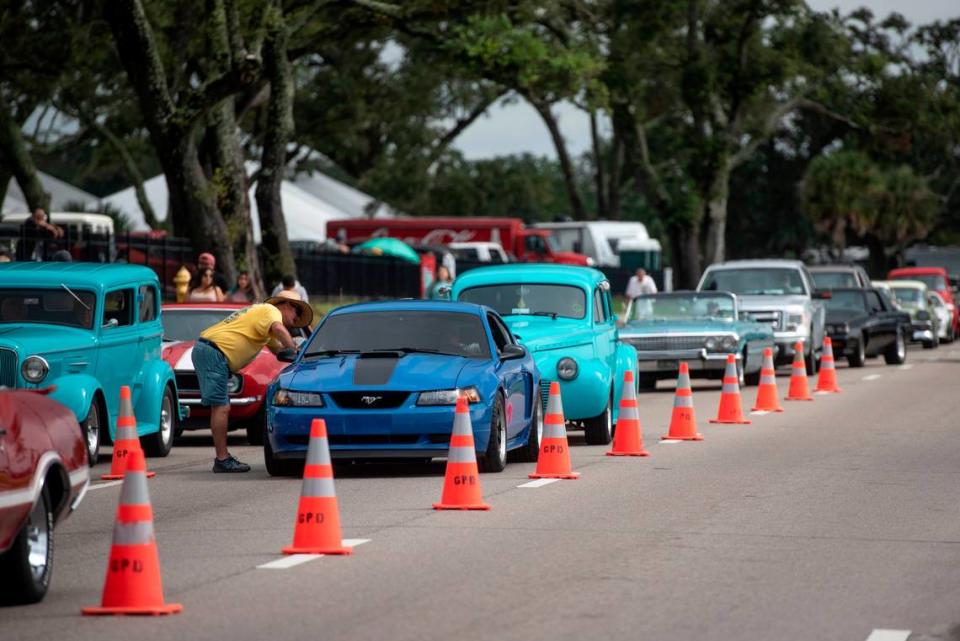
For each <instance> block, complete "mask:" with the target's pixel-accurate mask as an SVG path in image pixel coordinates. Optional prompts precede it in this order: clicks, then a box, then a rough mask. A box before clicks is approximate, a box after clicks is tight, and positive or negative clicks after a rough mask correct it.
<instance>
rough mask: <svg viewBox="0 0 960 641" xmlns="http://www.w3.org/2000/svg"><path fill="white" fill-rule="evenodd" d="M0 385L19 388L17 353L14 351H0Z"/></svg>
mask: <svg viewBox="0 0 960 641" xmlns="http://www.w3.org/2000/svg"><path fill="white" fill-rule="evenodd" d="M0 385H3V386H5V387H16V386H17V353H16V352H15V351H13V350H12V349H0Z"/></svg>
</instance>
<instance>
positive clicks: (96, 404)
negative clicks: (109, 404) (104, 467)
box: [80, 396, 107, 467]
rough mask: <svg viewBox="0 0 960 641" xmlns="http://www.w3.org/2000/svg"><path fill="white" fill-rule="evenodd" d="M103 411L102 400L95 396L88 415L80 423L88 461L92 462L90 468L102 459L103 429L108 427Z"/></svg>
mask: <svg viewBox="0 0 960 641" xmlns="http://www.w3.org/2000/svg"><path fill="white" fill-rule="evenodd" d="M102 410H103V406H102V405H101V404H100V398H99V397H97V396H94V398H93V401H91V402H90V409H88V410H87V415H86V416H85V417H84V418H83V421H81V422H80V431H81V433H82V434H83V442H84V444H85V445H86V446H87V460H88V461H89V462H90V467H93V466H94V465H96V464H97V460H98V459H99V458H100V444H101V443H102V442H103V440H104V439H103V428H104V426H105V425H106V423H105V421H104V419H105V418H106V416H107V415H106V413H105V412H103V411H102Z"/></svg>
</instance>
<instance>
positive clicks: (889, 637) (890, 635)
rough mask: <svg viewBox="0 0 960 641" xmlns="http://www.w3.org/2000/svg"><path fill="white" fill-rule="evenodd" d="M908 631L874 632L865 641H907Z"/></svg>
mask: <svg viewBox="0 0 960 641" xmlns="http://www.w3.org/2000/svg"><path fill="white" fill-rule="evenodd" d="M909 636H910V630H874V631H873V632H871V633H870V636H868V637H867V641H907V637H909Z"/></svg>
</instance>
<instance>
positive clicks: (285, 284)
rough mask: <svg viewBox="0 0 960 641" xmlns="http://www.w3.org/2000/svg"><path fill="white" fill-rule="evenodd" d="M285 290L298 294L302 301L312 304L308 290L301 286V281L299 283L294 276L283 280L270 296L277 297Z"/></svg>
mask: <svg viewBox="0 0 960 641" xmlns="http://www.w3.org/2000/svg"><path fill="white" fill-rule="evenodd" d="M283 290H287V291H288V292H296V294H297V296H299V297H300V300H302V301H303V302H305V303H309V302H310V297H309V296H307V290H306V289H304V288H303V285H301V284H300V281H298V280H297V279H296V277H295V276H294V275H293V274H287V275H285V276H284V277H283V278H281V279H280V284H279V285H277V286H276V287H274V288H273V291H272V292H270V295H271V296H277V295H278V294H280V292H281V291H283Z"/></svg>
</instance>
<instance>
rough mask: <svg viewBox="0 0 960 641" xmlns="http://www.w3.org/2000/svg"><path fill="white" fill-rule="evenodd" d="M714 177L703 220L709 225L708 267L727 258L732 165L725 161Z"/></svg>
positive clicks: (708, 193) (706, 255)
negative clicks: (728, 201)
mask: <svg viewBox="0 0 960 641" xmlns="http://www.w3.org/2000/svg"><path fill="white" fill-rule="evenodd" d="M721 162H722V164H721V166H720V167H718V168H717V170H716V172H715V173H714V175H713V180H712V181H711V182H710V185H709V187H708V189H707V193H706V194H705V196H706V198H705V199H704V203H705V204H704V207H705V209H706V211H705V212H704V214H705V215H704V216H703V218H702V220H703V224H705V225H707V246H706V251H705V252H704V258H705V259H706V261H707V264H708V265H711V264H713V263H721V262H723V261H724V259H725V257H726V249H727V247H726V234H727V198H728V197H729V194H730V165H729V163H728V162H727V161H726V160H724V161H721Z"/></svg>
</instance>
